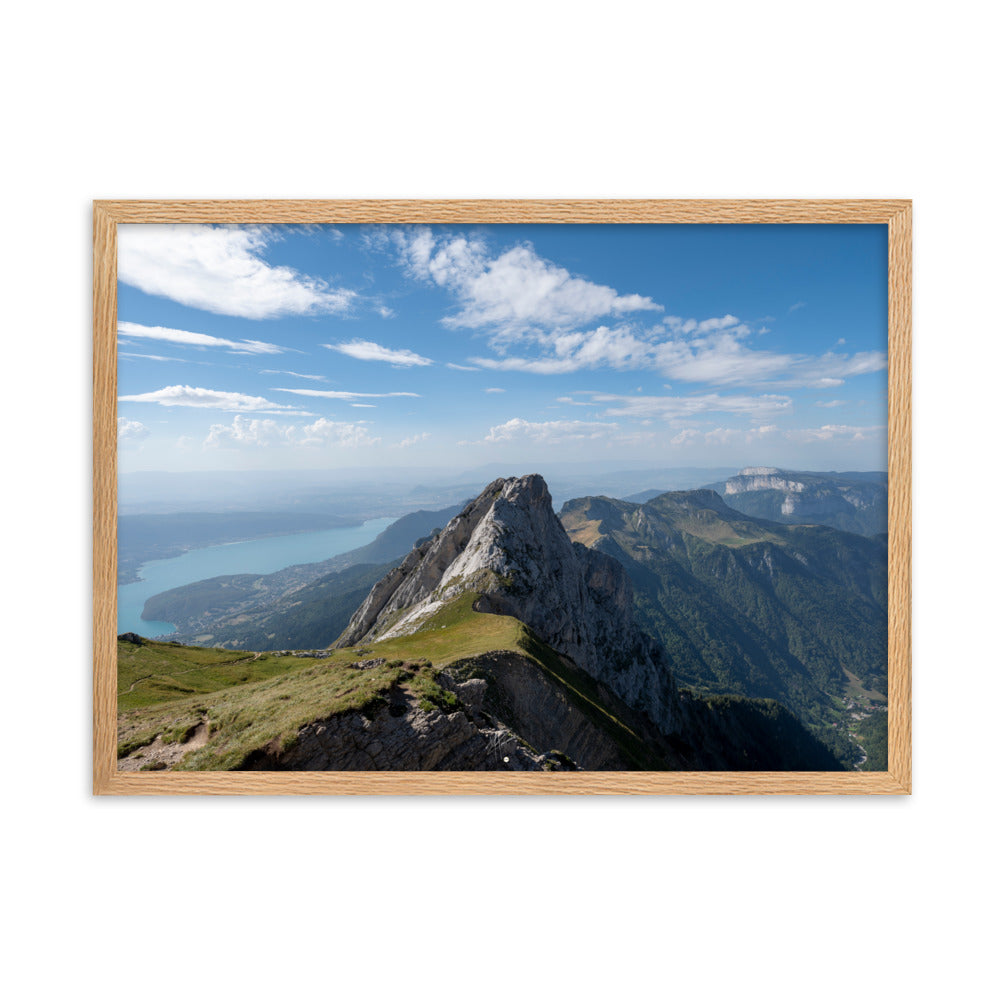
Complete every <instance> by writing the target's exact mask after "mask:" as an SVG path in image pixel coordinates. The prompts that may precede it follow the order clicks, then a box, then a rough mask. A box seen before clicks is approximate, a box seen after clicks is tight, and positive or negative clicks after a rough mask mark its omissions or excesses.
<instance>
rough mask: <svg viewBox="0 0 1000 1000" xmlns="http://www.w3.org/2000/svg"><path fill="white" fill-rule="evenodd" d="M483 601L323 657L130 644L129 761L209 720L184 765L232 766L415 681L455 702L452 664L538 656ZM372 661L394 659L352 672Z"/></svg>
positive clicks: (122, 745) (520, 631)
mask: <svg viewBox="0 0 1000 1000" xmlns="http://www.w3.org/2000/svg"><path fill="white" fill-rule="evenodd" d="M475 596H476V595H474V594H466V595H463V597H462V598H460V599H459V600H457V601H455V602H453V603H452V604H450V605H448V606H446V607H444V608H442V609H441V610H440V611H439V612H438V614H437V615H435V616H433V617H432V618H430V619H428V621H427V622H426V623H425V624H424V626H423V627H422V628H421V629H420V631H418V632H416V633H415V634H414V635H412V636H406V637H402V638H399V639H391V640H387V641H385V642H380V643H378V644H377V645H373V646H369V647H352V648H347V649H339V650H335V651H332V652H330V653H329V654H328V655H327V656H324V657H323V658H322V659H320V660H314V659H301V658H298V657H291V656H289V657H277V656H273V655H271V654H267V653H263V654H256V655H248V654H236V655H234V654H233V653H231V652H227V651H224V650H216V649H203V648H199V647H188V646H177V645H174V644H171V643H157V642H146V643H144V644H143V645H142V646H135V645H133V644H132V643H129V642H125V641H120V642H119V658H120V664H121V666H120V668H119V713H120V716H119V756H124V755H126V754H127V753H130V752H132V751H133V750H135V749H136V748H138V747H140V746H144V745H145V744H147V743H150V742H152V741H153V740H154V739H155V738H156V736H157V735H160V736H162V737H163V738H164V740H167V739H168V738H171V739H173V740H177V739H180V738H181V737H182V736H183V735H184V733H186V732H188V731H189V730H190V729H191V728H193V727H194V726H196V725H197V724H198V723H199V722H201V721H203V720H205V719H207V720H208V722H209V728H210V736H209V741H208V744H207V745H206V746H205V747H203V748H202V749H200V750H196V751H194V752H193V753H191V754H189V755H188V756H187V757H186V758H185V760H184V762H183V765H182V766H183V767H184V768H195V769H198V768H204V769H209V770H220V769H231V768H234V767H238V766H239V765H240V764H241V763H242V762H243V760H244V759H245V758H246V757H247V756H248V755H249V754H250V753H251V752H252V751H254V750H256V749H258V748H260V747H263V746H265V745H267V744H269V743H271V742H272V741H274V740H277V741H278V742H279V744H286V745H287V743H288V742H290V741H291V740H292V739H293V738H294V736H295V734H296V732H297V731H298V729H299V728H300V727H301V726H303V725H305V724H306V723H308V722H311V721H313V720H315V719H320V718H324V717H326V716H328V715H331V714H334V713H336V712H343V711H349V710H352V709H365V708H366V707H369V706H371V705H373V704H374V703H376V702H377V701H378V699H379V698H380V697H381V696H382V695H384V694H385V693H386V691H388V689H389V687H390V686H391V685H393V684H398V683H407V684H409V685H410V686H411V687H415V689H416V690H417V691H418V693H420V694H421V697H423V698H426V699H427V700H428V701H429V702H430V703H431V704H440V705H447V704H448V702H449V699H450V698H451V697H452V696H449V695H448V694H447V692H444V691H443V690H442V689H441V688H440V687H439V686H437V685H436V684H435V682H434V678H435V676H436V675H437V673H438V672H440V670H441V669H442V668H444V667H446V666H448V665H449V664H450V663H452V662H454V661H456V660H466V659H470V658H472V657H475V656H477V655H479V654H481V653H484V652H490V651H494V650H502V651H512V652H517V653H520V654H522V655H528V656H529V657H530V656H531V654H530V653H528V652H526V651H525V649H524V645H525V643H526V642H527V639H528V636H527V629H526V628H525V626H524V625H523V624H522V623H521V622H519V621H518V620H517V619H515V618H507V617H504V616H501V615H480V614H477V613H475V612H474V611H473V610H472V603H473V601H474V599H475ZM366 658H378V659H383V660H385V661H386V662H385V663H384V664H381V665H379V666H376V667H373V668H371V669H366V670H357V669H353V668H352V667H351V666H350V664H352V663H355V662H356V661H358V660H359V659H366ZM432 664H433V665H432Z"/></svg>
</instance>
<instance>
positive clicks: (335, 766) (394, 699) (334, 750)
mask: <svg viewBox="0 0 1000 1000" xmlns="http://www.w3.org/2000/svg"><path fill="white" fill-rule="evenodd" d="M485 688H486V683H485V682H484V681H471V682H467V683H466V684H465V685H461V684H458V685H455V690H456V691H458V692H459V693H460V695H464V696H465V697H466V698H467V699H468V702H467V703H466V702H463V705H462V708H460V709H458V710H456V711H453V712H449V713H445V712H443V711H441V710H440V709H437V708H430V709H428V708H426V707H424V708H422V707H420V704H419V702H418V699H417V697H416V696H415V695H414V694H413V693H412V692H410V691H408V690H407V689H406V688H404V687H400V688H395V689H393V691H391V692H390V694H389V698H388V701H387V703H386V704H385V705H383V706H381V707H380V708H379V709H378V710H377V711H374V712H371V713H368V714H365V713H363V712H345V713H342V714H340V715H334V716H330V717H329V718H326V719H321V720H318V721H316V722H312V723H310V724H309V725H307V726H303V727H302V729H301V730H299V733H298V735H297V737H296V739H295V742H294V743H293V744H292V746H291V747H290V748H289V749H287V750H280V749H278V748H265V749H263V750H260V751H257V752H255V753H254V754H251V756H250V758H248V759H247V761H245V762H244V764H243V769H244V770H252V771H263V770H278V771H542V770H547V771H554V770H564V769H567V768H569V769H572V768H573V767H574V765H573V762H572V761H570V760H568V759H566V758H565V757H564V756H563V755H562V754H547V753H545V754H539V753H535V752H533V751H532V750H531V748H530V747H529V746H527V745H526V744H525V742H524V741H523V740H522V739H520V738H519V737H518V736H517V735H515V734H514V733H513V732H512V731H511V730H510V729H509V728H508V727H506V726H504V725H502V724H500V723H498V722H497V721H496V720H495V719H492V718H490V717H489V716H486V715H483V714H482V712H480V711H479V710H478V709H477V708H476V703H477V701H478V702H480V703H481V701H482V697H483V693H484V691H485Z"/></svg>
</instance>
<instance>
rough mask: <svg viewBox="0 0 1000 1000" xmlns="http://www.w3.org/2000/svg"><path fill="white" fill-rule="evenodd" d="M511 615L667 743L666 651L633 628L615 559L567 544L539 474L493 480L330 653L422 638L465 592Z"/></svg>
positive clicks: (675, 708)
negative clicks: (425, 629) (436, 615)
mask: <svg viewBox="0 0 1000 1000" xmlns="http://www.w3.org/2000/svg"><path fill="white" fill-rule="evenodd" d="M467 592H474V593H476V594H478V595H479V597H478V600H477V604H476V606H475V607H476V610H477V611H481V612H491V613H494V614H500V615H509V616H511V617H513V618H517V619H518V620H520V621H521V622H523V623H524V624H525V625H527V626H528V627H529V628H530V629H531V630H532V631H533V632H534V633H535V634H536V635H537V636H538V637H539V638H540V639H541V640H542V641H543V642H544V643H546V644H548V645H549V646H551V647H552V648H553V649H554V650H555V651H556V652H557V653H560V654H562V655H563V656H566V657H568V658H570V659H571V660H572V661H573V662H574V663H575V664H576V665H577V666H578V667H579V668H580V669H581V670H583V671H585V672H586V673H587V674H589V675H590V676H591V677H593V678H594V679H595V680H597V681H598V682H600V683H601V684H604V685H606V686H607V688H608V689H609V690H610V691H612V692H613V693H614V694H615V695H616V696H617V697H619V698H621V699H622V701H623V702H624V703H625V704H626V705H628V706H629V707H630V708H633V709H636V710H639V711H641V712H643V713H644V714H645V715H647V716H648V717H649V718H650V719H651V720H652V721H653V723H654V724H655V725H656V727H657V728H658V729H659V731H660V732H662V733H664V734H669V733H671V732H673V731H675V730H676V729H677V728H678V725H679V721H680V713H679V699H678V694H677V688H676V685H675V683H674V680H673V675H672V674H671V672H670V670H669V667H668V664H667V660H666V656H665V654H664V652H663V650H662V648H661V647H660V646H659V645H658V644H656V643H654V642H653V641H652V640H650V639H649V637H648V636H646V635H645V634H644V633H643V632H641V631H640V630H639V629H638V628H637V627H636V626H635V624H634V622H633V620H632V587H631V584H630V583H629V580H628V577H627V576H626V574H625V572H624V570H623V568H622V566H621V564H620V563H618V562H617V560H615V559H613V558H611V557H610V556H607V555H605V554H604V553H601V552H596V551H594V550H592V549H589V548H587V547H586V546H585V545H582V544H579V543H574V542H572V541H570V539H569V536H568V535H567V534H566V531H565V529H564V528H563V526H562V524H561V523H560V521H559V519H558V518H557V517H556V515H555V512H554V511H553V509H552V498H551V496H550V494H549V491H548V487H547V486H546V484H545V481H544V480H543V479H542V477H541V476H539V475H528V476H521V477H516V478H510V479H497V480H495V481H494V482H492V483H490V484H489V486H487V487H486V489H485V490H483V492H482V493H481V494H480V495H479V496H478V497H477V498H476V499H475V500H473V501H472V502H471V503H470V504H469V505H468V506H467V507H466V508H465V509H464V510H463V511H462V512H461V513H460V514H458V515H457V516H456V517H455V518H453V519H452V520H451V521H450V522H449V523H448V524H447V525H446V526H445V528H444V529H443V530H442V531H441V532H440V533H439V534H438V535H437V536H436V537H434V538H432V539H430V540H428V541H427V542H425V543H424V544H423V545H421V546H419V547H418V548H415V549H414V550H413V551H412V552H411V553H410V555H409V556H407V557H406V559H404V560H403V562H402V563H401V564H400V566H398V567H397V568H396V569H394V570H392V571H391V572H390V573H388V574H387V575H386V576H385V577H384V578H383V579H382V580H381V581H380V582H379V583H377V584H376V585H375V587H373V588H372V591H371V593H370V594H369V596H368V598H367V599H366V600H365V601H364V603H363V604H362V605H361V607H360V608H359V609H358V611H357V612H356V613H355V615H354V616H353V617H352V619H351V622H350V624H349V625H348V627H347V629H345V631H344V633H343V635H342V636H341V637H340V639H339V640H338V641H337V643H336V646H337V647H338V648H342V647H345V646H355V645H358V644H359V643H370V642H378V641H380V640H385V639H391V638H395V637H398V636H402V635H408V634H412V633H413V632H416V631H417V630H419V629H420V628H421V627H422V625H423V623H424V622H425V621H427V619H428V618H429V617H430V616H432V615H433V614H434V613H435V612H436V611H437V610H438V609H440V608H441V607H442V606H443V605H445V604H446V603H448V602H449V601H451V600H454V599H455V598H456V597H458V596H459V595H460V594H462V593H467Z"/></svg>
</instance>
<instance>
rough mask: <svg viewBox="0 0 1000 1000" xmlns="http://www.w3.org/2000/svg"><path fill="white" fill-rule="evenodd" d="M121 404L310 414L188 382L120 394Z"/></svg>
mask: <svg viewBox="0 0 1000 1000" xmlns="http://www.w3.org/2000/svg"><path fill="white" fill-rule="evenodd" d="M118 401H119V402H120V403H159V405H160V406H193V407H197V408H200V409H210V410H229V411H230V412H233V413H282V412H287V415H288V416H292V415H293V414H294V415H299V416H312V414H309V413H305V412H304V411H302V410H294V409H293V408H292V407H291V406H283V405H282V404H281V403H272V402H271V401H270V400H269V399H264V398H263V397H262V396H247V395H244V394H243V393H241V392H225V391H223V390H221V389H201V388H197V387H195V386H190V385H168V386H165V387H164V388H162V389H156V390H154V391H153V392H142V393H138V394H136V395H132V396H119V397H118Z"/></svg>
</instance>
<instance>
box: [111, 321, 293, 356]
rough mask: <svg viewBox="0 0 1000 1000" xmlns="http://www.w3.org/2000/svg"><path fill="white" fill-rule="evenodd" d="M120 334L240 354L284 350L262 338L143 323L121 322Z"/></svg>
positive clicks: (272, 352) (269, 352)
mask: <svg viewBox="0 0 1000 1000" xmlns="http://www.w3.org/2000/svg"><path fill="white" fill-rule="evenodd" d="M118 334H119V336H121V335H124V336H126V337H140V338H144V339H147V340H166V341H168V342H169V343H171V344H183V345H185V346H188V347H224V348H227V349H228V350H229V351H230V352H231V353H239V354H281V352H282V351H283V350H284V348H281V347H278V345H277V344H267V343H265V342H264V341H262V340H226V339H225V338H224V337H212V336H210V335H209V334H207V333H193V332H192V331H190V330H172V329H170V327H166V326H143V325H142V324H141V323H126V322H119V324H118Z"/></svg>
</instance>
